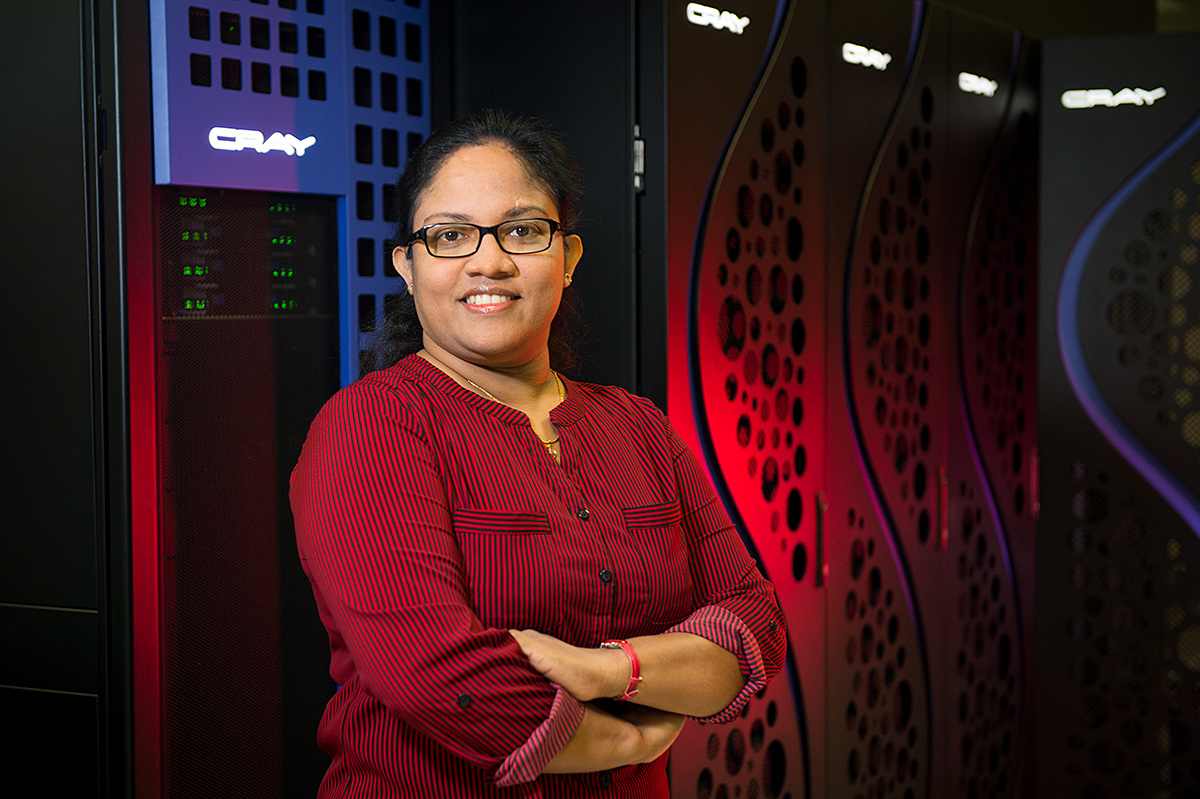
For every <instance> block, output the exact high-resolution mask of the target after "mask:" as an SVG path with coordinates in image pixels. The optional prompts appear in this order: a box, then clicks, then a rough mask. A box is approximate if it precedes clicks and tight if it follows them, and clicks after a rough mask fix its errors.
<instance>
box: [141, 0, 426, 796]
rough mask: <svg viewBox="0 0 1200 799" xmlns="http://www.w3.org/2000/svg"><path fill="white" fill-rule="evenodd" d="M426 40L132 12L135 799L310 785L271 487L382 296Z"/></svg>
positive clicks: (310, 712) (370, 28)
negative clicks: (141, 34) (138, 64)
mask: <svg viewBox="0 0 1200 799" xmlns="http://www.w3.org/2000/svg"><path fill="white" fill-rule="evenodd" d="M428 17H429V14H428V7H427V3H426V2H425V0H407V1H406V2H397V0H355V2H341V1H340V0H270V2H268V0H249V2H243V1H242V0H196V2H189V3H182V2H175V1H174V0H153V1H152V2H150V3H149V4H148V13H145V14H144V16H143V19H144V21H145V24H146V27H147V29H148V31H149V39H148V42H147V43H144V44H142V46H141V47H140V48H135V47H134V46H133V45H132V44H130V47H129V51H128V53H127V58H128V59H129V60H130V61H134V60H135V59H137V58H138V53H137V50H138V49H140V57H141V58H144V59H145V62H144V63H145V65H146V66H148V67H150V69H149V75H150V77H149V81H148V83H147V84H143V85H142V86H140V87H137V88H141V89H142V90H143V91H144V94H142V95H141V96H142V97H143V98H144V101H145V103H146V105H145V107H144V108H141V109H138V110H135V109H132V108H131V109H129V115H128V117H127V119H126V124H125V126H124V134H125V136H126V137H127V140H128V142H129V143H130V144H133V143H134V142H140V143H141V144H142V145H144V146H145V153H146V154H147V155H146V156H145V157H143V158H142V159H141V160H140V161H138V160H134V159H130V161H129V163H128V164H127V171H126V173H125V175H124V179H125V184H126V187H127V190H128V191H129V192H130V194H131V199H132V201H133V202H135V203H137V207H136V210H134V211H132V212H131V213H130V221H129V228H130V233H129V238H130V242H131V244H130V249H131V253H130V259H129V275H128V283H129V299H128V305H129V322H128V324H129V342H130V343H129V385H130V394H129V406H130V415H131V420H132V424H131V449H132V452H133V453H134V459H133V468H132V482H131V491H132V496H133V509H134V512H133V523H132V528H133V539H132V542H133V548H132V562H133V578H132V593H133V600H134V603H133V619H132V621H133V629H132V637H133V688H134V695H135V718H134V748H135V750H134V770H135V771H134V777H135V785H136V794H137V795H138V796H145V797H152V796H155V797H156V796H166V797H184V796H214V795H222V796H238V795H254V796H297V795H311V794H312V793H314V792H315V790H316V785H317V783H318V781H319V780H320V777H321V775H322V774H323V773H324V770H325V768H326V766H327V763H328V760H327V756H326V755H325V754H324V753H323V752H321V751H320V749H319V748H318V747H317V745H316V740H315V730H316V726H317V721H318V719H319V717H320V714H321V712H322V710H323V709H324V706H325V703H326V702H327V701H328V699H329V697H330V696H332V694H333V692H334V691H335V690H336V686H335V685H333V684H332V682H331V680H330V678H329V676H328V658H329V656H328V642H327V639H326V636H325V633H324V630H323V628H322V627H321V625H320V623H319V620H318V618H317V615H316V606H315V603H314V601H313V598H312V590H311V587H310V586H309V585H308V581H307V580H306V578H305V576H304V574H303V571H302V570H301V568H300V564H299V560H298V556H297V553H296V545H295V538H294V533H293V527H292V521H291V513H290V510H289V506H288V499H287V494H288V479H289V475H290V472H291V468H292V466H293V465H294V464H295V462H296V458H297V456H298V454H299V450H300V446H301V444H302V443H303V441H304V436H305V434H306V432H307V429H308V424H309V422H310V421H311V420H312V418H313V416H315V414H316V412H317V411H318V410H319V409H320V407H321V405H322V404H323V403H324V401H325V400H326V399H327V398H328V397H329V396H330V395H332V394H333V393H334V392H335V391H336V390H337V389H338V387H339V386H340V385H342V384H344V383H346V382H349V381H351V380H354V379H357V378H358V376H359V374H360V372H361V370H363V369H367V368H370V366H371V363H370V358H369V355H364V354H363V353H366V352H368V351H369V338H370V334H371V333H372V332H373V330H374V326H375V323H376V319H378V318H380V316H381V314H382V312H383V308H384V305H385V299H386V297H387V296H388V295H389V294H395V293H396V292H398V291H400V290H402V284H401V283H400V280H399V277H398V276H397V275H396V274H395V273H394V272H392V271H390V265H391V259H390V247H389V245H388V239H389V237H390V227H391V223H392V222H393V221H394V219H393V212H392V184H393V183H394V182H395V180H396V177H397V175H398V173H399V169H400V167H401V166H402V165H403V162H404V160H405V159H406V157H407V152H408V150H409V149H411V148H412V147H414V146H416V145H417V144H419V143H420V142H421V141H422V139H423V138H424V137H425V136H426V135H428V131H429V117H430V115H429V90H428V85H429V31H428V27H429V26H428ZM130 27H133V26H130ZM132 68H133V67H131V69H132ZM130 80H131V81H133V80H134V78H133V77H130ZM143 80H144V79H143ZM130 93H131V94H133V95H134V96H136V95H135V94H134V89H133V88H131V89H130ZM130 103H131V104H132V100H131V101H130ZM139 117H140V118H139ZM135 120H136V121H140V122H142V123H143V124H144V125H145V127H140V128H139V127H138V126H136V125H135V124H133V123H134V122H135ZM150 153H152V154H153V157H152V159H151V158H150V156H149V154H150Z"/></svg>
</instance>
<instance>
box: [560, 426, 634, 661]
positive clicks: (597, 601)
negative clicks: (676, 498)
mask: <svg viewBox="0 0 1200 799" xmlns="http://www.w3.org/2000/svg"><path fill="white" fill-rule="evenodd" d="M570 432H571V431H570V429H569V428H568V427H565V426H564V427H562V428H560V429H559V450H560V452H561V453H562V464H561V466H558V465H556V468H555V469H553V470H552V473H553V476H552V478H551V481H552V485H553V487H554V491H555V493H556V494H557V495H558V497H559V499H560V500H561V501H562V503H563V505H564V506H565V507H566V508H567V509H568V511H569V513H570V516H569V517H568V518H569V524H570V526H571V532H572V536H571V538H572V546H571V549H572V551H573V555H574V557H573V558H572V560H573V561H574V563H575V565H576V567H577V568H576V573H575V575H574V577H575V578H576V579H579V580H580V581H581V586H582V593H584V594H586V595H587V596H589V597H592V598H593V599H594V601H593V602H591V603H589V605H590V607H589V608H588V609H583V608H580V609H578V610H576V611H574V613H575V614H577V617H578V618H577V619H576V624H575V625H573V626H574V627H575V629H576V630H577V631H578V634H579V635H580V636H581V640H587V641H590V642H594V643H596V644H598V643H599V642H600V641H602V640H604V639H605V638H606V637H608V632H609V629H610V628H611V623H612V615H613V609H614V607H615V604H616V591H617V582H618V578H619V574H618V571H617V569H616V565H615V558H614V556H613V540H612V525H613V524H615V523H616V519H615V514H617V513H619V511H617V510H616V509H614V508H610V507H605V506H603V505H602V504H600V503H598V502H594V501H593V500H594V499H596V498H594V497H589V495H588V493H585V491H584V488H583V486H585V485H587V484H588V483H589V482H590V481H588V480H587V479H586V475H585V473H584V469H585V468H586V463H587V462H586V459H585V458H584V457H581V452H580V448H579V447H578V446H575V442H574V441H573V440H572V436H571V435H570ZM589 611H590V612H589ZM571 612H572V611H571V610H568V613H571ZM585 617H586V618H585Z"/></svg>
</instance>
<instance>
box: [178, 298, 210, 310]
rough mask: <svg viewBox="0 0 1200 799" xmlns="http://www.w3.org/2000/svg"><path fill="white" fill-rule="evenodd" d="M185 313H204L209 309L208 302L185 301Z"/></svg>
mask: <svg viewBox="0 0 1200 799" xmlns="http://www.w3.org/2000/svg"><path fill="white" fill-rule="evenodd" d="M183 308H184V310H185V311H204V310H207V309H208V300H184V301H183Z"/></svg>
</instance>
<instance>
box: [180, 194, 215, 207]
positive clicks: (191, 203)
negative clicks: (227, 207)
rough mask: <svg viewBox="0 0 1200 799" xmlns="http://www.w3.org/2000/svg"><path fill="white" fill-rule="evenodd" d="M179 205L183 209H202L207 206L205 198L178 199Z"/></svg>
mask: <svg viewBox="0 0 1200 799" xmlns="http://www.w3.org/2000/svg"><path fill="white" fill-rule="evenodd" d="M179 205H180V206H181V207H184V208H204V207H205V206H206V205H208V198H207V197H180V198H179Z"/></svg>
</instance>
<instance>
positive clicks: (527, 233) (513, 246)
mask: <svg viewBox="0 0 1200 799" xmlns="http://www.w3.org/2000/svg"><path fill="white" fill-rule="evenodd" d="M485 231H486V232H491V230H490V229H489V228H483V227H480V226H478V225H472V224H469V223H466V222H448V223H446V224H441V225H430V226H428V227H427V228H425V244H426V246H427V247H428V248H429V253H430V255H434V256H440V257H443V258H444V257H454V256H464V255H471V254H473V253H474V252H475V251H476V250H478V249H479V244H480V242H481V241H482V239H483V234H484V232H485ZM494 235H495V236H496V241H497V242H498V243H499V244H500V249H502V250H504V251H505V252H507V253H510V254H513V255H522V254H529V253H534V252H541V251H542V250H545V249H547V248H548V247H549V246H550V239H551V237H552V236H553V235H554V230H553V228H552V226H551V225H550V224H549V223H548V222H547V221H545V220H543V219H514V220H512V221H509V222H502V223H501V224H499V225H497V226H496V227H495V231H494Z"/></svg>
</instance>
